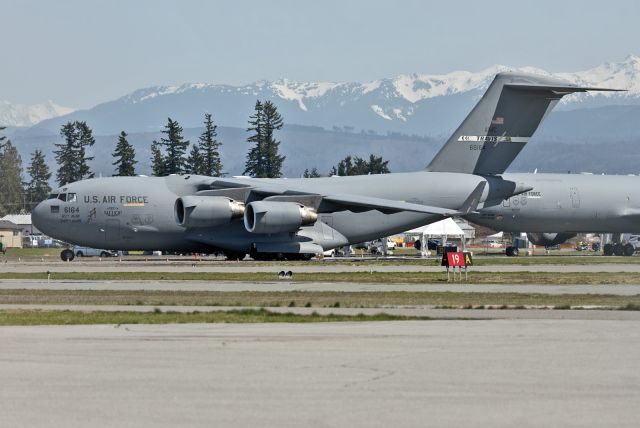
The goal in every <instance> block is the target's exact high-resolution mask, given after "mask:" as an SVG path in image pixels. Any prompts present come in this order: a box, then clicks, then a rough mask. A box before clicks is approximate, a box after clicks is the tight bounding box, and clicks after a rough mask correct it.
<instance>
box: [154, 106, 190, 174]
mask: <svg viewBox="0 0 640 428" xmlns="http://www.w3.org/2000/svg"><path fill="white" fill-rule="evenodd" d="M162 133H163V134H165V136H166V137H162V138H160V143H159V144H160V145H161V146H162V147H164V151H165V154H164V174H165V175H169V174H183V173H185V172H186V171H187V158H186V156H185V154H186V152H187V148H188V147H189V141H188V140H185V139H184V137H183V136H182V127H181V126H180V124H179V123H178V122H177V121H175V120H171V118H168V119H167V125H166V126H165V129H164V130H163V131H162ZM154 157H155V154H154Z"/></svg>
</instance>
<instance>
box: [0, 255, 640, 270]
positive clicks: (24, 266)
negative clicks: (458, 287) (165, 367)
mask: <svg viewBox="0 0 640 428" xmlns="http://www.w3.org/2000/svg"><path fill="white" fill-rule="evenodd" d="M353 263H354V264H342V263H334V262H330V261H329V262H325V263H322V264H320V263H310V264H308V265H304V264H297V265H291V264H288V263H287V262H282V263H278V262H268V263H253V262H246V263H244V262H240V263H235V262H223V261H213V262H212V261H203V262H195V261H188V260H184V261H180V262H174V261H169V262H163V261H158V260H154V261H150V262H148V263H145V262H141V261H123V262H118V261H117V259H112V258H107V259H103V260H102V261H98V259H96V258H88V259H86V260H85V259H80V260H74V261H72V262H67V263H65V262H62V261H59V260H57V261H54V260H45V261H44V262H40V261H33V260H29V261H22V262H17V261H10V262H7V263H3V264H1V265H0V269H1V271H3V272H45V271H51V272H104V271H109V270H113V269H117V270H121V271H125V272H274V273H277V272H278V271H280V270H291V271H293V272H294V273H295V272H298V273H301V272H370V271H371V270H373V271H375V272H443V273H444V272H445V271H444V268H443V267H441V266H439V262H437V261H436V260H425V261H424V265H410V264H403V263H402V262H398V263H397V264H385V265H380V264H375V262H373V261H369V262H367V263H362V264H358V262H353ZM194 264H195V266H193V265H194ZM469 271H470V272H525V271H526V272H629V273H640V263H632V264H623V263H598V264H592V265H590V264H585V265H571V264H569V265H559V264H544V265H491V266H473V267H470V268H469Z"/></svg>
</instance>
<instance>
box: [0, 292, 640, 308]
mask: <svg viewBox="0 0 640 428" xmlns="http://www.w3.org/2000/svg"><path fill="white" fill-rule="evenodd" d="M0 304H23V305H26V304H39V305H48V304H55V305H144V306H248V307H277V306H280V307H283V306H290V307H349V308H378V307H384V306H427V305H431V306H452V307H454V306H459V307H463V306H479V305H485V306H486V305H491V306H502V305H509V306H555V307H570V306H606V307H612V308H622V307H629V308H634V307H637V308H640V295H632V296H624V295H612V294H545V293H509V292H492V293H484V292H472V291H469V292H451V291H416V292H413V291H362V292H348V291H176V290H166V291H165V290H30V289H15V290H14V289H8V290H0Z"/></svg>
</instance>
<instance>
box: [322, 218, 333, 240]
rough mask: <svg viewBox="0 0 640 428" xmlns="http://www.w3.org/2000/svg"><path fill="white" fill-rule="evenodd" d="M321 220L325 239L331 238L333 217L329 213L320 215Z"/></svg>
mask: <svg viewBox="0 0 640 428" xmlns="http://www.w3.org/2000/svg"><path fill="white" fill-rule="evenodd" d="M320 221H321V222H322V235H323V238H324V239H326V240H327V241H332V240H333V217H332V216H330V215H322V216H320Z"/></svg>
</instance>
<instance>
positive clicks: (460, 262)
mask: <svg viewBox="0 0 640 428" xmlns="http://www.w3.org/2000/svg"><path fill="white" fill-rule="evenodd" d="M440 266H445V267H446V268H447V282H449V267H452V268H453V281H454V282H455V280H456V266H457V267H458V271H459V273H460V281H462V268H463V267H464V279H465V281H466V280H467V279H468V277H467V267H469V266H473V255H472V254H471V253H470V252H468V251H465V252H462V251H448V252H445V253H442V261H441V262H440Z"/></svg>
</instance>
